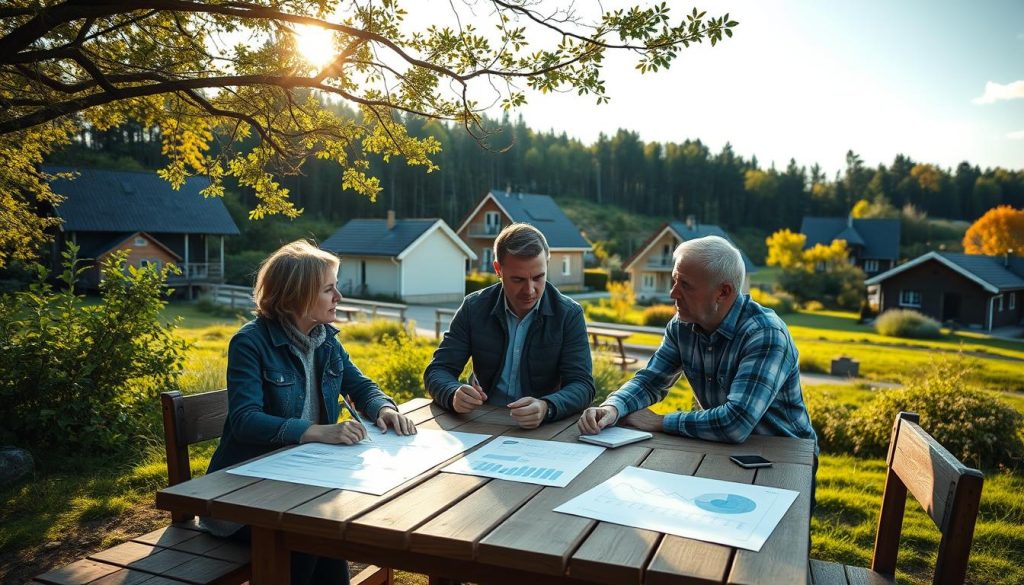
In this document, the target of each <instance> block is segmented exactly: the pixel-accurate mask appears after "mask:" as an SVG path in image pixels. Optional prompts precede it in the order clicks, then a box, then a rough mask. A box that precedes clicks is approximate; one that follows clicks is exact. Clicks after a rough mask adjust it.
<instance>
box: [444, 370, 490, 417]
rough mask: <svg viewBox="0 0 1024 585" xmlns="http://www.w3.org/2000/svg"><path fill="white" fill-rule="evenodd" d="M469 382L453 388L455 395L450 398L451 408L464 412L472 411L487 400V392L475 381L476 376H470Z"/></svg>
mask: <svg viewBox="0 0 1024 585" xmlns="http://www.w3.org/2000/svg"><path fill="white" fill-rule="evenodd" d="M469 382H470V383H469V384H463V385H462V386H459V388H458V389H457V390H455V397H454V398H453V399H452V408H454V409H455V412H458V413H460V414H465V413H467V412H473V411H474V410H476V409H477V408H479V407H480V406H482V405H483V403H484V402H487V393H486V392H484V389H483V387H481V386H480V384H479V383H477V381H476V376H470V378H469Z"/></svg>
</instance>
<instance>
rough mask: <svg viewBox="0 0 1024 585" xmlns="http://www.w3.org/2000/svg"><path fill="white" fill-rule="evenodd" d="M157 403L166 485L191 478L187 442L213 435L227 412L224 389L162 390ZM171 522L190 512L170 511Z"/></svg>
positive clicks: (218, 431) (226, 394)
mask: <svg viewBox="0 0 1024 585" xmlns="http://www.w3.org/2000/svg"><path fill="white" fill-rule="evenodd" d="M160 403H161V404H162V405H163V411H164V447H165V448H166V450H167V485H176V484H179V483H181V482H183V481H188V480H190V479H192V468H191V466H190V465H189V458H188V446H189V445H192V444H194V443H199V442H201V441H206V440H208V439H216V438H217V437H219V436H220V435H221V433H223V432H224V419H226V418H227V416H228V391H227V390H214V391H213V392H204V393H202V394H188V395H185V394H182V393H181V392H177V391H175V392H163V393H162V394H160ZM173 519H174V521H175V522H182V521H185V520H189V519H190V516H189V515H187V514H185V515H173Z"/></svg>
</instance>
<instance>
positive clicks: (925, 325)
mask: <svg viewBox="0 0 1024 585" xmlns="http://www.w3.org/2000/svg"><path fill="white" fill-rule="evenodd" d="M875 331H877V332H878V333H879V334H880V335H885V336H887V337H906V338H911V339H935V338H937V337H941V336H942V332H941V331H940V330H939V323H938V322H937V321H935V319H932V318H930V317H926V316H924V315H922V314H921V313H918V312H917V311H912V310H910V309H892V310H889V311H886V312H884V313H882V314H881V315H879V316H878V319H875Z"/></svg>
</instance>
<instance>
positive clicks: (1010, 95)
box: [971, 80, 1024, 105]
mask: <svg viewBox="0 0 1024 585" xmlns="http://www.w3.org/2000/svg"><path fill="white" fill-rule="evenodd" d="M1017 98H1024V80H1022V81H1011V82H1010V83H1007V84H1006V85H1002V84H1000V83H996V82H994V81H989V82H988V83H986V84H985V93H984V95H982V96H981V97H976V98H974V99H973V100H971V101H972V102H974V103H975V104H979V105H980V104H992V103H995V102H998V101H1000V100H1012V99H1017Z"/></svg>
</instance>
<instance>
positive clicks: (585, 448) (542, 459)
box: [442, 437, 604, 487]
mask: <svg viewBox="0 0 1024 585" xmlns="http://www.w3.org/2000/svg"><path fill="white" fill-rule="evenodd" d="M602 451H604V448H603V447H597V446H595V445H581V444H579V443H561V442H556V441H540V440H537V439H522V438H513V437H499V438H497V439H495V440H493V441H491V442H490V443H488V444H486V445H484V446H483V447H481V448H480V449H478V450H476V451H474V452H473V453H469V454H467V455H466V456H465V457H464V458H462V459H459V460H458V461H456V462H455V463H452V464H451V465H449V466H448V467H445V468H444V469H443V470H442V471H447V472H450V473H461V474H464V475H481V476H484V477H494V478H497V479H507V480H510V481H519V482H524V483H535V484H539V485H547V486H554V487H565V486H567V485H569V482H570V481H572V480H573V478H574V477H576V476H577V475H579V473H580V472H581V471H583V470H584V469H586V467H587V465H590V463H591V462H592V461H593V460H594V459H597V456H598V455H600V454H601V452H602Z"/></svg>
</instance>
